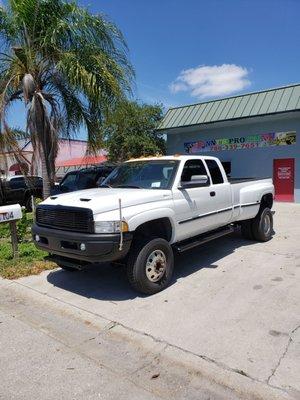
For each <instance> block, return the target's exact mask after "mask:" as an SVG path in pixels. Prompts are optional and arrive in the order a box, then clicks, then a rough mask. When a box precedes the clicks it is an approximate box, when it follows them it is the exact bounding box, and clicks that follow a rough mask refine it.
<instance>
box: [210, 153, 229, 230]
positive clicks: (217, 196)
mask: <svg viewBox="0 0 300 400" xmlns="http://www.w3.org/2000/svg"><path fill="white" fill-rule="evenodd" d="M204 161H205V164H206V167H207V169H208V171H209V177H210V182H211V185H210V196H211V205H212V206H213V208H214V209H215V211H216V212H217V214H216V215H215V218H214V219H215V222H216V224H217V225H218V226H224V225H227V224H228V223H229V222H230V221H231V218H232V215H233V209H232V191H231V185H230V183H229V182H228V179H227V177H226V175H225V170H224V168H223V167H222V164H221V163H218V162H217V161H216V160H215V159H212V158H207V159H205V160H204Z"/></svg>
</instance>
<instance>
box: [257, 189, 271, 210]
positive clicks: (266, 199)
mask: <svg viewBox="0 0 300 400" xmlns="http://www.w3.org/2000/svg"><path fill="white" fill-rule="evenodd" d="M272 206H273V195H272V193H268V194H265V195H263V197H262V199H261V202H260V208H261V209H264V208H266V207H268V208H272Z"/></svg>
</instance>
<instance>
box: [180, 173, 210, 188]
mask: <svg viewBox="0 0 300 400" xmlns="http://www.w3.org/2000/svg"><path fill="white" fill-rule="evenodd" d="M208 185H209V178H208V176H207V175H192V176H191V180H190V181H181V186H180V189H188V188H194V187H201V186H208Z"/></svg>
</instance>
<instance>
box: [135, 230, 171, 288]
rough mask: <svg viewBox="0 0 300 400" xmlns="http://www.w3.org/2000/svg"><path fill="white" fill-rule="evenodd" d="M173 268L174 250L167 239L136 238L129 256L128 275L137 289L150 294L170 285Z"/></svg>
mask: <svg viewBox="0 0 300 400" xmlns="http://www.w3.org/2000/svg"><path fill="white" fill-rule="evenodd" d="M173 268H174V255H173V250H172V247H171V246H170V244H169V243H168V242H167V241H166V240H165V239H161V238H155V239H148V240H144V241H143V240H142V241H138V240H136V241H135V243H134V244H133V248H132V249H131V251H130V254H129V257H128V262H127V276H128V279H129V282H130V284H131V286H132V287H133V288H134V289H135V290H137V291H138V292H141V293H144V294H148V295H149V294H154V293H157V292H160V291H161V290H163V289H165V288H166V287H167V286H168V285H169V283H170V281H171V279H172V274H173Z"/></svg>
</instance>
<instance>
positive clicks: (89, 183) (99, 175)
mask: <svg viewBox="0 0 300 400" xmlns="http://www.w3.org/2000/svg"><path fill="white" fill-rule="evenodd" d="M115 167H116V165H114V164H106V165H101V166H97V167H91V168H83V169H80V170H77V171H71V172H68V173H67V174H66V175H65V176H64V177H63V179H62V181H61V182H60V184H59V185H57V186H56V187H55V188H54V189H53V190H52V192H51V194H60V193H68V192H74V191H76V190H84V189H92V188H96V187H98V186H99V185H100V184H101V182H102V181H103V180H104V179H105V178H106V177H107V176H108V175H109V174H110V173H111V172H112V171H113V170H114V169H115Z"/></svg>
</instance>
